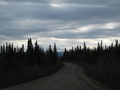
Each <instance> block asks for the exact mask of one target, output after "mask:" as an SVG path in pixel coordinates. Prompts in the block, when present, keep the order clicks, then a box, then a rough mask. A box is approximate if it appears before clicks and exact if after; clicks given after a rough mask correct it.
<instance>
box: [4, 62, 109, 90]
mask: <svg viewBox="0 0 120 90" xmlns="http://www.w3.org/2000/svg"><path fill="white" fill-rule="evenodd" d="M3 90H109V89H107V88H105V87H103V86H102V85H100V84H98V83H97V82H96V81H94V80H92V79H90V78H88V77H87V76H86V75H85V74H84V69H83V68H82V67H81V66H79V65H77V64H73V63H65V66H64V67H63V68H61V69H60V70H59V71H57V72H56V73H54V74H53V75H50V76H47V77H44V78H41V79H37V80H34V81H31V82H28V83H24V84H20V85H17V86H13V87H10V88H5V89H3Z"/></svg>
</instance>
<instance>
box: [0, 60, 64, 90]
mask: <svg viewBox="0 0 120 90" xmlns="http://www.w3.org/2000/svg"><path fill="white" fill-rule="evenodd" d="M63 65H64V64H63V63H62V62H59V63H58V64H55V65H51V66H48V67H39V66H38V65H33V66H29V67H26V68H24V69H22V70H20V71H19V72H14V73H13V72H12V73H11V72H9V73H7V74H0V89H3V88H7V87H11V86H14V85H18V84H22V83H26V82H30V81H33V80H36V79H38V78H42V77H45V76H49V75H51V74H53V73H55V72H56V71H58V70H59V69H60V68H62V67H63Z"/></svg>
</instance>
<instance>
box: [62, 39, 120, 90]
mask: <svg viewBox="0 0 120 90" xmlns="http://www.w3.org/2000/svg"><path fill="white" fill-rule="evenodd" d="M61 60H62V61H67V62H75V63H78V64H79V65H82V66H83V67H85V68H86V70H87V75H88V76H89V77H91V78H93V79H95V80H97V81H99V82H100V83H102V84H103V85H105V86H107V87H109V88H111V89H112V90H120V44H119V43H118V40H116V41H115V43H111V45H109V46H106V45H103V43H102V41H101V42H100V43H99V42H98V45H97V47H94V48H89V47H87V46H86V44H85V42H84V44H83V48H81V46H77V47H75V48H73V47H72V49H70V50H67V49H66V48H65V51H64V54H63V56H62V57H61Z"/></svg>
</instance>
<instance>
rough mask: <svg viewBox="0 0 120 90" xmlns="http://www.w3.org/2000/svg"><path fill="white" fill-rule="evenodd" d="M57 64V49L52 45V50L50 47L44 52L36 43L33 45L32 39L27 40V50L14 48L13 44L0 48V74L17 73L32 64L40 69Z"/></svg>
mask: <svg viewBox="0 0 120 90" xmlns="http://www.w3.org/2000/svg"><path fill="white" fill-rule="evenodd" d="M57 63H58V56H57V48H56V44H54V47H53V49H52V48H51V45H49V48H48V49H47V50H46V51H44V48H43V47H41V46H40V45H39V44H38V43H37V41H36V42H35V45H33V43H32V39H31V38H30V39H28V42H27V50H26V51H25V50H24V44H22V47H20V48H19V47H14V45H13V43H6V45H1V46H0V73H2V74H5V73H8V72H17V71H20V70H21V69H24V68H25V67H27V66H32V65H34V64H36V65H39V66H40V67H48V66H50V65H54V64H57Z"/></svg>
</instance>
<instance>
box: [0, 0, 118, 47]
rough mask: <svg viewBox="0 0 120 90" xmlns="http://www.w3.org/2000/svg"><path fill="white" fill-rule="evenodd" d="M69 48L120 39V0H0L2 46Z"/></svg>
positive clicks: (0, 37)
mask: <svg viewBox="0 0 120 90" xmlns="http://www.w3.org/2000/svg"><path fill="white" fill-rule="evenodd" d="M28 38H32V40H33V43H34V41H35V40H37V41H38V43H39V44H40V45H41V46H43V47H44V48H46V47H48V46H49V44H52V45H53V44H54V43H56V44H57V47H58V48H60V49H62V48H65V47H67V48H69V47H72V46H76V45H81V46H82V44H83V42H84V41H85V42H86V44H87V45H88V46H96V45H97V43H98V41H99V42H100V40H103V43H104V44H108V45H109V44H110V43H111V42H114V41H115V40H116V39H118V40H119V39H120V0H0V44H5V43H6V42H13V43H14V45H15V46H17V45H18V46H21V45H22V44H25V45H26V44H27V39H28Z"/></svg>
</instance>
